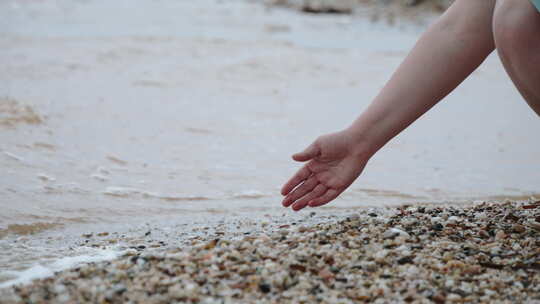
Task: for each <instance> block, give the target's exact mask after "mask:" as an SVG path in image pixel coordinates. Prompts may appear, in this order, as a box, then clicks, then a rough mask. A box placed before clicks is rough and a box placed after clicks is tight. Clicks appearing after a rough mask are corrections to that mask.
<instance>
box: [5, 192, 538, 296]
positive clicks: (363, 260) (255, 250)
mask: <svg viewBox="0 0 540 304" xmlns="http://www.w3.org/2000/svg"><path fill="white" fill-rule="evenodd" d="M293 223H294V224H293ZM264 227H268V228H267V229H262V230H261V231H257V232H254V233H250V234H249V235H247V234H244V235H242V234H236V235H235V233H232V232H228V231H222V232H220V233H217V232H216V233H213V234H210V235H208V236H206V237H199V238H198V239H192V240H190V241H189V242H188V243H187V244H181V245H177V246H171V247H168V248H164V249H160V248H150V247H141V248H131V249H128V250H127V251H126V252H124V255H123V257H121V258H119V259H115V260H112V261H107V262H99V263H90V264H87V265H83V266H78V267H77V268H75V269H70V270H65V271H61V272H59V273H56V274H55V275H54V276H53V277H51V278H46V279H41V280H37V281H34V282H32V283H31V284H28V285H22V286H13V287H11V288H8V289H2V290H0V295H1V296H2V298H3V299H8V303H11V302H13V303H15V302H20V301H26V300H32V301H33V300H37V301H38V302H39V301H43V300H44V299H49V300H52V301H55V302H70V301H76V302H96V301H99V302H101V301H109V302H126V301H129V300H133V301H144V302H155V303H163V302H168V301H174V300H176V301H185V302H193V303H195V302H201V303H214V302H221V301H222V300H223V301H224V302H225V303H229V302H252V301H262V302H268V303H276V302H292V301H294V302H313V301H319V302H321V301H322V302H331V301H341V302H344V303H349V302H351V303H352V302H359V301H360V302H363V301H375V302H376V301H377V299H380V300H379V301H389V300H391V301H401V302H403V301H416V302H436V303H444V302H468V301H473V302H477V301H491V302H493V301H535V300H536V301H540V259H539V257H538V254H539V252H538V245H539V244H538V239H539V236H540V201H537V202H534V201H529V202H505V203H486V202H483V203H476V204H469V205H451V204H449V205H444V206H435V205H422V204H419V205H414V206H402V207H398V208H395V207H394V208H372V209H366V210H358V211H355V212H353V213H352V214H351V213H349V214H348V215H339V216H336V217H335V218H332V217H328V218H321V219H320V222H319V223H314V222H311V223H306V222H298V221H293V222H290V223H281V222H280V223H278V224H275V223H266V225H265V226H264Z"/></svg>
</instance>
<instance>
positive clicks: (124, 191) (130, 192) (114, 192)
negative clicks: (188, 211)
mask: <svg viewBox="0 0 540 304" xmlns="http://www.w3.org/2000/svg"><path fill="white" fill-rule="evenodd" d="M103 194H105V195H110V196H116V197H124V198H128V197H133V196H141V197H145V198H156V199H161V200H165V201H171V202H172V201H207V200H211V199H212V198H210V197H206V196H198V195H195V196H185V195H171V194H159V193H154V192H149V191H145V190H141V189H137V188H130V187H107V188H106V189H105V191H103Z"/></svg>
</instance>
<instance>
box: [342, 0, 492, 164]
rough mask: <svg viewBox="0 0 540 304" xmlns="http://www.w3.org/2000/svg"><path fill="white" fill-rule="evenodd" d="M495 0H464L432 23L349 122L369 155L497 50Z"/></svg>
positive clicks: (361, 148)
mask: <svg viewBox="0 0 540 304" xmlns="http://www.w3.org/2000/svg"><path fill="white" fill-rule="evenodd" d="M494 5H495V1H494V0H458V1H457V2H456V3H455V4H454V5H452V7H451V8H450V9H449V10H448V11H447V12H446V13H445V14H444V15H443V16H442V17H441V18H440V19H439V21H438V22H437V23H435V24H434V25H432V26H431V27H430V28H429V29H428V30H427V31H426V32H425V33H424V34H423V35H422V37H421V38H420V40H419V41H418V42H417V43H416V45H415V47H414V48H413V49H412V51H411V52H410V53H409V55H408V56H407V57H406V59H405V60H404V61H403V63H402V64H401V65H400V66H399V68H398V69H397V70H396V72H395V73H394V75H392V77H391V79H390V80H389V81H388V83H387V84H386V85H385V87H384V88H383V89H382V90H381V92H380V93H379V95H378V96H377V97H376V98H375V99H374V101H373V102H372V103H371V105H370V106H369V107H368V108H367V110H366V111H365V112H364V113H362V115H360V117H359V118H358V119H356V121H355V122H354V123H353V124H352V125H351V126H350V127H349V129H348V130H350V131H351V133H352V134H354V138H355V141H357V142H358V143H359V150H360V151H361V152H362V153H363V154H364V155H365V154H368V155H369V156H370V155H372V154H373V153H375V152H376V151H377V150H379V149H380V148H381V147H382V146H384V145H385V144H386V143H387V142H388V141H389V140H390V139H392V138H393V137H394V136H396V135H397V134H399V133H400V132H401V131H402V130H404V129H405V128H406V127H407V126H409V125H410V124H411V123H413V122H414V121H415V120H416V119H417V118H419V117H420V116H421V115H422V114H424V113H425V112H426V111H428V110H429V109H430V108H431V107H433V106H434V105H435V104H436V103H437V102H439V101H440V100H441V99H443V98H444V97H445V96H446V95H447V94H448V93H450V92H451V91H452V90H453V89H454V88H456V87H457V86H458V85H459V84H460V83H461V82H462V81H463V80H464V79H465V78H467V76H469V75H470V74H471V73H472V72H473V71H474V70H475V69H476V68H477V67H478V66H479V65H480V64H481V63H482V62H483V61H484V59H485V58H486V57H487V56H488V55H489V54H490V53H491V52H492V51H493V50H494V42H493V35H492V31H491V21H492V14H493V9H494Z"/></svg>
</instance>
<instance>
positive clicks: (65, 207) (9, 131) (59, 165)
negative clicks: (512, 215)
mask: <svg viewBox="0 0 540 304" xmlns="http://www.w3.org/2000/svg"><path fill="white" fill-rule="evenodd" d="M126 12H129V13H126ZM96 20H99V22H96ZM119 20H121V21H119ZM423 28H425V24H416V23H415V24H408V23H406V22H404V23H399V24H396V25H394V26H389V25H388V24H386V23H385V22H382V23H372V22H371V20H369V18H365V16H361V15H359V16H355V15H353V16H341V15H340V16H319V15H305V14H299V13H297V12H294V11H289V10H283V9H273V8H268V7H265V6H263V5H260V3H249V2H245V1H228V2H227V3H220V2H215V1H206V0H205V1H197V2H196V3H187V2H174V1H163V2H160V4H158V5H156V4H152V3H149V2H144V1H140V2H137V3H136V4H133V3H131V2H130V3H127V2H125V3H124V2H115V3H110V2H107V1H88V2H69V1H58V2H54V3H53V2H20V1H4V2H2V3H0V61H1V64H0V151H1V152H0V166H1V168H2V174H1V175H0V184H1V186H0V207H1V208H2V212H1V213H0V229H1V230H0V237H1V239H0V249H2V250H0V280H1V281H3V282H6V281H9V280H12V279H15V280H17V279H19V278H21V277H24V276H26V275H28V273H25V271H27V270H28V269H31V270H32V269H34V270H35V269H36V268H35V267H38V266H39V267H45V268H47V267H48V266H49V265H52V264H54V263H55V262H58V261H62V259H64V258H65V257H77V256H79V257H81V256H82V257H88V256H91V257H93V258H96V259H98V258H99V257H103V258H110V257H111V251H112V252H113V253H114V252H117V253H119V252H121V251H122V250H124V249H126V248H129V247H131V246H136V245H137V244H138V243H140V242H142V240H144V239H145V238H146V236H145V234H146V232H148V231H149V230H151V231H155V232H153V233H154V234H158V233H160V232H159V231H162V237H161V238H159V239H160V240H161V241H164V242H166V243H167V244H172V245H175V242H180V241H184V240H187V239H189V238H190V237H193V236H196V235H198V233H199V232H201V231H200V230H198V229H202V232H201V233H202V234H203V235H206V233H205V232H204V231H205V230H204V228H205V227H213V226H215V225H218V224H219V223H220V222H221V223H222V224H223V225H226V226H227V227H229V228H228V230H234V229H237V228H236V225H235V224H234V223H236V222H238V221H240V222H241V221H245V220H246V221H247V220H248V219H249V220H250V221H253V222H257V221H264V218H266V217H267V216H270V217H272V218H273V219H275V218H279V217H282V218H283V220H284V221H295V220H298V219H302V218H304V217H307V216H308V214H309V213H308V212H310V211H307V212H305V213H302V214H292V213H291V212H290V211H289V210H283V209H282V208H281V207H280V205H279V202H280V197H279V193H278V189H279V187H280V185H281V184H282V182H284V181H285V180H286V179H287V177H288V176H289V175H290V174H292V173H293V172H294V170H295V168H296V166H297V165H296V164H293V163H292V162H291V161H290V160H289V157H288V156H289V155H290V154H292V153H293V152H296V151H297V150H299V149H302V148H303V147H304V146H305V145H306V144H308V143H309V142H310V141H311V140H313V139H314V138H315V137H316V136H318V135H319V134H321V133H324V132H331V131H334V130H337V129H339V128H343V127H345V126H346V125H347V124H348V123H349V122H350V121H351V120H352V119H354V117H355V116H356V115H357V114H358V113H360V112H361V111H362V109H363V108H365V107H366V106H367V104H368V103H369V101H370V99H371V98H372V97H373V96H374V95H375V94H376V93H377V91H378V90H379V89H380V88H381V86H382V85H383V83H384V81H385V80H386V79H387V78H388V77H389V75H390V73H391V72H392V70H393V69H394V68H395V67H396V66H397V65H398V64H399V62H400V61H401V60H402V59H403V57H404V56H405V55H406V53H407V51H408V50H409V49H410V47H411V46H412V45H413V43H414V41H415V39H416V38H417V37H418V35H419V33H420V32H421V31H422V29H423ZM538 130H540V125H539V122H538V119H537V117H536V116H535V115H534V113H533V112H532V111H530V110H529V109H528V108H527V106H526V104H525V102H523V101H522V100H521V97H520V96H519V94H518V93H517V92H516V90H515V89H514V88H513V87H512V84H511V83H510V81H509V80H508V79H507V76H506V75H505V74H504V71H503V69H502V67H501V65H500V63H499V62H498V58H497V57H496V56H495V55H494V56H492V57H490V58H488V60H487V61H486V63H485V64H484V65H483V66H482V67H481V68H480V69H479V70H478V71H476V72H475V73H474V74H473V75H472V76H471V77H470V79H468V80H467V81H466V82H465V83H464V84H463V85H462V86H461V87H460V88H459V89H458V90H457V91H455V92H454V93H453V94H452V95H451V96H449V97H448V98H447V99H446V100H445V101H444V102H442V103H441V104H440V105H438V106H437V107H436V108H435V109H433V110H432V111H430V113H428V114H427V115H426V116H425V117H423V118H422V119H421V120H420V121H418V122H417V123H416V124H415V125H414V126H412V127H411V128H410V129H409V130H407V131H405V132H404V133H403V134H402V135H400V136H399V137H398V138H396V139H395V140H394V141H392V142H391V143H390V144H389V145H388V146H387V147H385V148H384V149H383V150H382V151H381V152H380V153H379V154H378V155H377V156H375V157H374V158H373V159H372V161H371V162H370V163H369V164H368V167H367V169H366V171H365V173H364V175H363V176H362V177H361V178H360V179H359V180H358V181H357V182H356V183H355V184H354V185H353V186H352V187H351V188H350V189H349V190H348V191H347V192H346V193H344V195H343V196H342V197H341V198H340V199H339V200H338V201H336V202H334V203H332V204H331V205H329V206H328V207H325V208H320V209H317V210H316V212H317V214H318V216H322V217H324V216H329V215H337V214H340V212H347V211H350V210H351V208H367V207H374V206H380V205H399V204H404V203H417V202H431V203H445V202H464V203H465V202H469V201H472V200H476V199H479V200H497V201H504V199H505V198H514V199H516V200H528V199H529V198H530V197H539V196H540V195H539V193H540V189H539V188H538V181H539V180H540V175H539V172H540V171H538V168H539V167H540V163H539V159H538V155H540V143H539V142H538V141H535V140H534V139H535V137H534V134H536V133H537V131H538ZM239 227H240V228H238V229H239V230H240V231H241V232H242V233H244V232H249V231H247V230H249V227H250V226H249V225H248V226H246V227H248V228H246V227H244V228H242V227H243V226H242V225H239ZM193 229H196V230H197V231H193ZM209 229H212V228H209ZM242 229H243V230H242ZM228 230H227V231H228ZM170 231H181V234H176V233H175V234H171V233H170ZM103 232H107V233H110V234H111V235H112V234H114V233H115V234H117V235H118V236H122V235H124V236H125V239H126V240H123V241H119V242H118V243H109V244H101V243H100V244H99V245H98V246H96V247H92V246H91V245H92V244H93V243H91V242H89V243H90V245H88V243H86V242H85V240H86V239H85V238H84V237H82V235H88V234H93V235H97V234H98V233H103ZM168 232H169V233H168ZM158 244H159V243H158ZM94 245H95V244H94ZM161 246H163V245H161ZM96 249H99V250H96ZM81 260H85V258H82V259H81ZM58 265H59V266H58V269H60V268H62V265H64V266H65V265H71V264H69V263H68V262H66V263H65V264H63V262H60V263H58ZM32 267H34V268H32ZM54 269H55V270H56V269H57V268H54ZM49 270H50V269H49Z"/></svg>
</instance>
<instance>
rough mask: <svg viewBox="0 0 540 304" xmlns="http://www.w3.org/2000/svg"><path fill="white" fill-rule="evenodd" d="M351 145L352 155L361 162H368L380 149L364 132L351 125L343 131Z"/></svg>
mask: <svg viewBox="0 0 540 304" xmlns="http://www.w3.org/2000/svg"><path fill="white" fill-rule="evenodd" d="M343 133H344V134H345V136H346V137H347V138H348V139H347V141H348V142H349V143H350V147H349V149H350V153H351V154H352V155H353V156H354V157H356V158H358V159H359V160H360V161H363V162H367V161H368V160H369V159H370V158H371V157H372V156H373V154H375V152H377V150H378V148H377V147H376V145H375V143H374V142H373V141H372V140H371V139H370V137H369V136H368V134H367V133H366V132H362V131H361V130H358V129H356V128H355V127H354V125H351V126H350V127H348V128H346V129H345V130H343Z"/></svg>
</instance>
